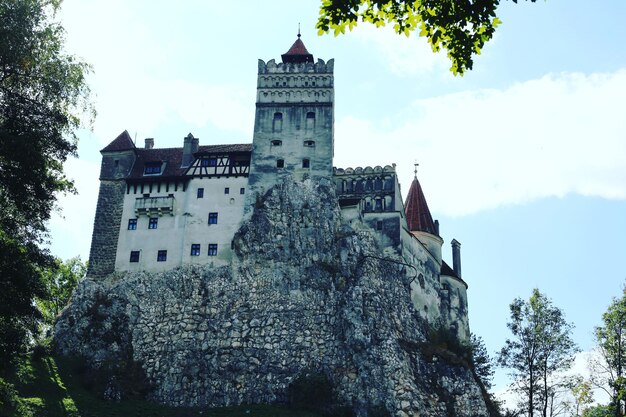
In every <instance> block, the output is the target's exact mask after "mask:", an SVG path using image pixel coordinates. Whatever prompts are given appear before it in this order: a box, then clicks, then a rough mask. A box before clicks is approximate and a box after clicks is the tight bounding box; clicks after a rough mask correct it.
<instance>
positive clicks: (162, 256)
mask: <svg viewBox="0 0 626 417" xmlns="http://www.w3.org/2000/svg"><path fill="white" fill-rule="evenodd" d="M165 261H167V251H166V250H160V251H159V252H157V262H165Z"/></svg>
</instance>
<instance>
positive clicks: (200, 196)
mask: <svg viewBox="0 0 626 417" xmlns="http://www.w3.org/2000/svg"><path fill="white" fill-rule="evenodd" d="M196 196H197V197H198V198H204V188H198V192H197V193H196Z"/></svg>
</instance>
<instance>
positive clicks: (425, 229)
mask: <svg viewBox="0 0 626 417" xmlns="http://www.w3.org/2000/svg"><path fill="white" fill-rule="evenodd" d="M404 209H405V214H406V221H407V225H408V227H409V230H410V231H411V234H412V235H413V236H415V237H416V238H417V239H418V240H419V241H420V242H422V244H423V245H424V246H426V249H428V252H430V254H431V255H432V256H433V258H435V260H436V261H437V263H438V264H439V265H441V245H443V239H442V238H441V237H440V236H439V222H437V221H433V217H432V216H431V215H430V210H429V209H428V204H427V203H426V197H425V196H424V192H423V191H422V186H421V185H420V183H419V181H418V180H417V164H416V168H415V177H414V178H413V182H412V183H411V188H410V189H409V194H408V196H407V198H406V203H405V204H404Z"/></svg>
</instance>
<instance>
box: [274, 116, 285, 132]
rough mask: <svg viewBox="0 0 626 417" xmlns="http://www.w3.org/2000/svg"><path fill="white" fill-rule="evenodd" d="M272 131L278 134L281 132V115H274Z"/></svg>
mask: <svg viewBox="0 0 626 417" xmlns="http://www.w3.org/2000/svg"><path fill="white" fill-rule="evenodd" d="M272 130H273V131H274V132H280V131H281V130H283V114H282V113H280V112H276V113H274V121H273V122H272Z"/></svg>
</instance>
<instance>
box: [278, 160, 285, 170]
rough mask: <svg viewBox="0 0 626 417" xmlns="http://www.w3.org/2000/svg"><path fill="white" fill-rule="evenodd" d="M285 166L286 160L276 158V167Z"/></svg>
mask: <svg viewBox="0 0 626 417" xmlns="http://www.w3.org/2000/svg"><path fill="white" fill-rule="evenodd" d="M284 167H285V160H284V159H277V160H276V168H284Z"/></svg>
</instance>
